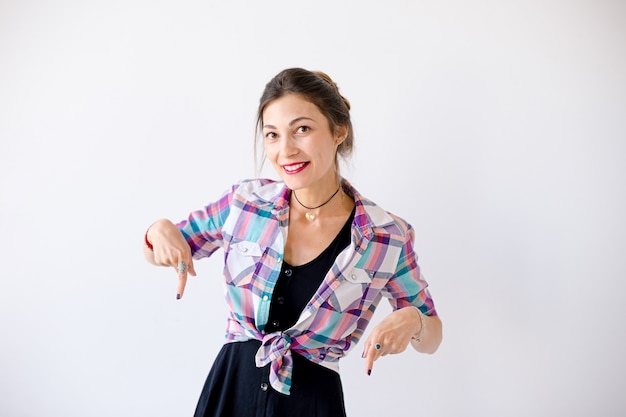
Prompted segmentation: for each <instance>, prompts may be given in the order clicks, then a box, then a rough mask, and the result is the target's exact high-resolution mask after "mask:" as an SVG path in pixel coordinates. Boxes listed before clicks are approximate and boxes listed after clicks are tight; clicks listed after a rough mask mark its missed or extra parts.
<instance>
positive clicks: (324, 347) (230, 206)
mask: <svg viewBox="0 0 626 417" xmlns="http://www.w3.org/2000/svg"><path fill="white" fill-rule="evenodd" d="M342 187H343V189H344V190H345V192H346V193H347V194H348V195H351V196H353V197H354V200H355V203H356V209H355V216H354V221H353V223H352V231H351V234H352V243H351V245H350V246H349V247H348V248H346V249H345V250H344V251H343V252H341V254H340V255H339V256H338V257H337V259H336V260H335V263H334V265H333V266H332V268H331V269H330V271H329V272H328V274H327V275H326V277H325V279H324V281H323V282H322V284H321V286H320V287H319V289H318V290H317V292H316V294H315V295H314V296H313V298H312V299H311V300H310V301H309V303H308V305H307V306H306V307H305V309H304V311H303V312H302V314H301V315H300V318H299V319H298V322H297V323H296V324H295V325H294V326H293V327H291V328H289V329H287V330H285V331H283V332H274V333H265V332H264V328H265V326H266V324H267V320H268V316H269V309H270V302H271V299H272V293H273V292H274V287H275V285H276V281H277V279H278V276H279V274H280V269H281V265H282V260H283V252H284V246H285V241H286V238H287V233H288V225H289V196H290V193H291V191H290V190H289V189H288V188H287V187H286V186H285V185H284V183H282V182H275V181H272V180H267V179H257V180H246V181H243V182H241V183H238V184H236V185H234V186H233V187H231V189H230V190H229V191H228V192H226V193H224V195H223V196H222V197H221V198H220V199H219V200H217V201H216V202H214V203H211V204H209V205H207V206H206V207H205V208H204V209H202V210H198V211H194V212H192V213H191V214H190V215H189V217H188V219H187V220H184V221H182V222H180V223H179V224H178V227H179V228H180V230H181V232H182V233H183V235H184V236H185V238H186V239H187V242H188V243H189V245H190V246H191V251H192V254H193V257H194V259H200V258H204V257H207V256H210V255H211V254H213V253H214V252H215V251H216V250H217V249H219V248H223V249H224V277H225V279H226V284H227V285H226V301H227V303H228V306H229V317H228V325H227V329H226V339H227V342H237V341H245V340H250V339H256V340H260V341H261V342H262V344H261V347H260V348H259V350H258V352H257V354H256V364H257V366H259V367H261V366H265V365H267V364H271V372H270V384H271V385H272V387H273V388H274V389H275V390H277V391H279V392H281V393H283V394H289V389H290V387H291V375H292V366H293V358H292V356H291V354H292V352H297V353H298V354H300V355H302V356H304V357H306V358H307V359H308V360H310V361H313V362H315V363H318V364H320V365H322V366H325V367H327V368H329V369H332V370H334V371H337V372H338V371H339V364H338V362H339V359H340V358H341V357H342V356H344V355H346V354H347V353H348V351H349V350H350V349H351V348H352V347H354V346H355V345H356V343H357V342H358V341H359V340H360V339H361V336H362V335H363V332H364V330H365V328H366V327H367V325H368V323H369V322H370V320H371V318H372V315H373V314H374V311H375V310H376V307H377V305H378V303H379V302H380V300H381V298H382V297H385V298H387V299H388V300H389V303H390V304H391V307H392V308H393V309H394V310H395V309H400V308H403V307H408V306H415V307H417V308H419V309H420V311H421V312H422V313H424V314H426V315H436V314H437V313H436V311H435V307H434V304H433V300H432V298H431V296H430V294H429V292H428V289H427V286H428V284H427V282H426V281H425V280H424V278H423V277H422V275H421V274H420V269H419V267H418V265H417V255H416V253H415V251H414V249H413V240H414V231H413V228H412V227H411V226H410V225H409V224H408V223H406V222H405V221H404V220H402V219H400V218H399V217H397V216H394V215H393V214H390V213H388V212H386V211H385V210H383V209H382V208H380V207H379V206H377V205H376V204H374V203H373V202H371V201H369V200H367V199H366V198H364V197H363V196H361V195H360V194H359V193H358V192H357V190H355V189H354V188H353V187H352V186H351V185H350V183H349V182H348V181H346V180H342Z"/></svg>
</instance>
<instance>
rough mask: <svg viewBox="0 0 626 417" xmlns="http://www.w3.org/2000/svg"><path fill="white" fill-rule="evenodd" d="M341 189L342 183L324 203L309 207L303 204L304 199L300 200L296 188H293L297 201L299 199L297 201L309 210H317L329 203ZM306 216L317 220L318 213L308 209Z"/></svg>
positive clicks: (308, 218) (309, 219) (311, 219)
mask: <svg viewBox="0 0 626 417" xmlns="http://www.w3.org/2000/svg"><path fill="white" fill-rule="evenodd" d="M340 189H341V185H340V186H339V187H337V190H336V191H335V192H334V193H333V195H331V196H330V198H329V199H328V200H326V201H324V202H323V203H322V204H320V205H319V206H315V207H307V206H305V205H304V204H302V201H300V200H298V196H297V195H296V190H293V196H294V197H295V198H296V201H297V202H298V203H299V204H300V205H301V206H302V207H304V208H305V209H307V210H315V209H318V208H320V207H322V206H324V205H326V204H328V203H329V202H330V200H332V199H333V197H334V196H336V195H337V193H338V192H339V190H340ZM304 217H306V219H307V220H308V221H310V222H312V221H313V220H315V217H316V214H315V213H313V212H310V211H307V212H306V213H305V214H304Z"/></svg>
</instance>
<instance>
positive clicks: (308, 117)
mask: <svg viewBox="0 0 626 417" xmlns="http://www.w3.org/2000/svg"><path fill="white" fill-rule="evenodd" d="M263 137H264V139H263V143H264V148H265V154H266V155H267V158H268V159H269V160H270V161H271V162H272V165H273V166H274V169H275V170H276V172H277V173H278V175H280V177H281V179H282V180H283V181H284V182H285V184H286V185H287V187H289V188H290V189H292V190H299V189H303V188H309V187H312V188H313V189H318V190H320V191H322V190H325V189H326V188H331V187H336V186H337V181H336V173H335V154H336V153H337V147H338V146H339V143H341V140H342V139H343V137H341V136H340V135H338V134H333V132H331V130H330V127H329V125H328V120H327V119H326V117H325V116H324V115H323V114H322V113H321V112H320V111H319V109H318V108H317V106H315V105H314V104H313V103H311V102H309V101H307V100H305V99H304V98H302V96H300V95H297V94H288V95H286V96H283V97H281V98H278V99H276V100H274V101H272V102H270V103H269V104H268V105H267V106H266V107H265V110H264V111H263Z"/></svg>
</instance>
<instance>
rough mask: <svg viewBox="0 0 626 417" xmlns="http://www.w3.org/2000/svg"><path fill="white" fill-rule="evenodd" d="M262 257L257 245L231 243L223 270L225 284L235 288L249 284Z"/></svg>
mask: <svg viewBox="0 0 626 417" xmlns="http://www.w3.org/2000/svg"><path fill="white" fill-rule="evenodd" d="M262 256H263V248H262V247H261V246H260V245H259V244H258V243H255V242H248V241H239V242H233V243H231V244H230V248H229V251H228V256H227V257H226V262H225V268H224V275H225V277H226V282H227V283H228V284H231V285H236V286H245V285H248V284H250V283H251V281H252V277H253V276H254V273H255V271H256V269H257V265H258V264H259V262H261V258H262Z"/></svg>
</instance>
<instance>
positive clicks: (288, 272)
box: [285, 269, 292, 277]
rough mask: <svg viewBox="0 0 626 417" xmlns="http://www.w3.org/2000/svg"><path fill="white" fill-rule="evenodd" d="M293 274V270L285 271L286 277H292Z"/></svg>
mask: <svg viewBox="0 0 626 417" xmlns="http://www.w3.org/2000/svg"><path fill="white" fill-rule="evenodd" d="M291 273H292V271H291V269H285V275H286V276H288V277H290V276H291Z"/></svg>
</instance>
